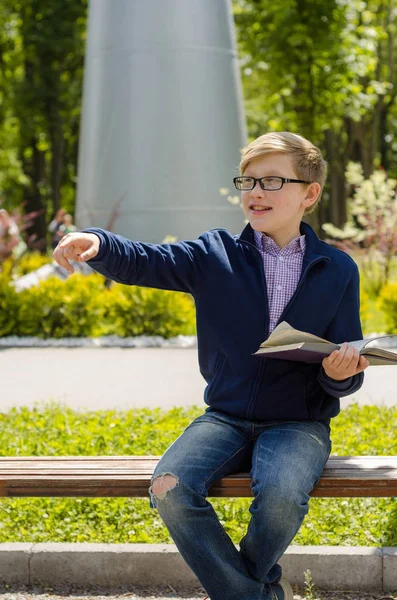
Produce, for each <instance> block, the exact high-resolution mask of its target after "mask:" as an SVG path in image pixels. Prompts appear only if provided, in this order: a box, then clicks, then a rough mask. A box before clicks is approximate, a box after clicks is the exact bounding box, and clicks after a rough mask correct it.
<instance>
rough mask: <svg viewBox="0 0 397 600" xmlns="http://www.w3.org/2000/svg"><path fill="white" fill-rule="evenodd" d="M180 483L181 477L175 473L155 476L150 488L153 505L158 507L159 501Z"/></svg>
mask: <svg viewBox="0 0 397 600" xmlns="http://www.w3.org/2000/svg"><path fill="white" fill-rule="evenodd" d="M178 485H179V479H178V477H177V476H176V475H174V474H173V473H163V474H162V475H157V476H156V477H154V478H153V479H152V483H151V486H150V488H149V494H150V498H151V503H150V505H151V507H152V508H156V507H157V503H158V501H159V500H164V499H165V498H166V496H167V493H168V492H169V491H171V490H173V489H175V488H176V487H177V486H178Z"/></svg>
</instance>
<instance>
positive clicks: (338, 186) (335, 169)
mask: <svg viewBox="0 0 397 600" xmlns="http://www.w3.org/2000/svg"><path fill="white" fill-rule="evenodd" d="M325 147H326V149H327V160H328V163H329V182H330V185H329V207H328V215H329V219H330V221H331V223H332V224H333V225H335V226H336V227H343V225H344V224H345V223H346V220H347V209H346V178H345V171H346V158H345V151H344V144H343V142H342V140H341V137H340V136H337V135H336V134H335V132H334V131H333V130H330V129H329V130H328V131H326V132H325Z"/></svg>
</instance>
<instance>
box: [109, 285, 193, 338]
mask: <svg viewBox="0 0 397 600" xmlns="http://www.w3.org/2000/svg"><path fill="white" fill-rule="evenodd" d="M105 318H106V321H107V323H108V324H109V325H108V326H107V333H112V334H116V335H119V336H122V337H125V336H136V335H160V336H162V337H165V338H170V337H172V336H174V335H176V332H180V331H184V332H185V334H186V335H194V333H195V309H194V304H193V301H192V299H191V298H190V297H189V296H188V295H186V294H181V293H177V292H171V291H168V290H157V289H150V288H141V287H132V286H123V285H114V286H112V288H111V289H110V290H109V292H108V294H107V298H106V317H105Z"/></svg>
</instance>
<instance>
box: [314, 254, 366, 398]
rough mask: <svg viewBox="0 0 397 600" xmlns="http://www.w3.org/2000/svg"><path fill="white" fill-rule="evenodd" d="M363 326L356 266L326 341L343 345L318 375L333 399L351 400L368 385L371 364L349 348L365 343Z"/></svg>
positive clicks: (326, 360)
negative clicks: (362, 340)
mask: <svg viewBox="0 0 397 600" xmlns="http://www.w3.org/2000/svg"><path fill="white" fill-rule="evenodd" d="M362 337H363V334H362V330H361V322H360V277H359V272H358V268H357V265H356V264H354V266H353V269H352V273H351V277H350V279H349V281H348V283H347V286H346V290H345V293H344V295H343V297H342V300H341V302H340V304H339V306H338V309H337V311H336V313H335V316H334V318H333V320H332V322H331V324H330V326H329V327H328V329H327V332H326V334H325V338H326V339H327V340H329V341H330V342H335V343H337V344H341V343H342V347H341V348H340V350H335V351H334V352H332V354H330V355H329V356H327V358H324V360H323V361H322V365H321V367H320V371H319V374H318V381H319V383H320V385H321V386H322V387H323V389H325V391H327V392H328V393H329V394H331V395H332V396H336V397H343V396H349V395H350V394H352V393H354V392H356V391H357V390H359V389H360V387H361V386H362V384H363V381H364V370H365V369H366V368H367V367H368V366H369V362H368V360H367V359H366V358H364V357H363V356H360V354H359V352H358V350H356V349H355V348H353V347H352V346H349V341H355V340H360V339H362Z"/></svg>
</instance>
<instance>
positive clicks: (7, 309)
mask: <svg viewBox="0 0 397 600" xmlns="http://www.w3.org/2000/svg"><path fill="white" fill-rule="evenodd" d="M9 281H10V280H9V274H8V273H4V272H3V273H0V337H4V336H8V335H15V331H16V329H17V325H18V311H19V297H18V294H17V292H16V291H15V290H14V288H13V287H11V286H10V282H9Z"/></svg>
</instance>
